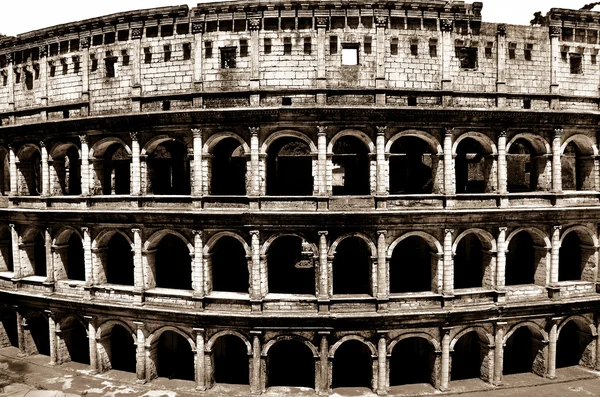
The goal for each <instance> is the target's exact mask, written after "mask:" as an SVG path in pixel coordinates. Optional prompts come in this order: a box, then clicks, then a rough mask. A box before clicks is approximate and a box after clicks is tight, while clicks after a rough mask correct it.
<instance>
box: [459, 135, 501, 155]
mask: <svg viewBox="0 0 600 397" xmlns="http://www.w3.org/2000/svg"><path fill="white" fill-rule="evenodd" d="M466 138H472V139H474V140H476V141H477V142H478V143H479V144H480V145H481V147H482V148H483V150H484V151H485V152H486V153H487V154H492V155H494V156H496V155H498V148H497V147H496V144H495V143H494V141H492V140H491V139H490V138H489V137H488V136H487V135H485V134H482V133H481V132H476V131H469V132H465V133H464V134H461V135H459V136H458V138H456V140H455V141H454V144H453V145H452V154H453V155H456V149H457V148H458V145H459V144H460V143H461V142H462V141H463V140H464V139H466Z"/></svg>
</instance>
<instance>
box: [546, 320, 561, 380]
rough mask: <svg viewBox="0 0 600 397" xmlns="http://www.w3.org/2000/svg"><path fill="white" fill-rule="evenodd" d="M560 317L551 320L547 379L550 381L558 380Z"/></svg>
mask: <svg viewBox="0 0 600 397" xmlns="http://www.w3.org/2000/svg"><path fill="white" fill-rule="evenodd" d="M560 320H561V318H560V317H555V318H552V319H551V320H550V332H549V333H548V342H549V343H548V368H547V370H546V377H547V378H549V379H554V378H556V343H557V342H558V323H559V322H560Z"/></svg>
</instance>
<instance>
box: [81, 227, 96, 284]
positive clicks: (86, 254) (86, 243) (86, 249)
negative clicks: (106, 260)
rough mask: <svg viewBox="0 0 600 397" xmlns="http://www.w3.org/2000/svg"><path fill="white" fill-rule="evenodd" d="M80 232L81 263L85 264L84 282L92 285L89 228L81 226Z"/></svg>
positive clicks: (92, 268) (92, 273)
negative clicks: (81, 236) (81, 246)
mask: <svg viewBox="0 0 600 397" xmlns="http://www.w3.org/2000/svg"><path fill="white" fill-rule="evenodd" d="M81 232H82V233H83V241H82V244H83V263H84V266H85V284H86V285H88V286H90V285H94V267H93V262H92V238H91V236H90V229H88V228H87V227H82V228H81Z"/></svg>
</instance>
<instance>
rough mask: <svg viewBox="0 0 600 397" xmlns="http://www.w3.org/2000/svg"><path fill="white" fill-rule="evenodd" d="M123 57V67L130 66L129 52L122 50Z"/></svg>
mask: <svg viewBox="0 0 600 397" xmlns="http://www.w3.org/2000/svg"><path fill="white" fill-rule="evenodd" d="M121 56H122V57H123V66H129V54H127V50H121Z"/></svg>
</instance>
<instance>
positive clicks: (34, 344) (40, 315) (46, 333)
mask: <svg viewBox="0 0 600 397" xmlns="http://www.w3.org/2000/svg"><path fill="white" fill-rule="evenodd" d="M22 314H23V319H24V322H23V333H22V338H23V339H22V340H23V344H24V346H23V348H24V350H25V352H26V353H27V354H43V355H46V356H49V355H50V327H49V323H48V316H47V315H46V313H44V312H42V311H35V310H26V311H24V312H22Z"/></svg>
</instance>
